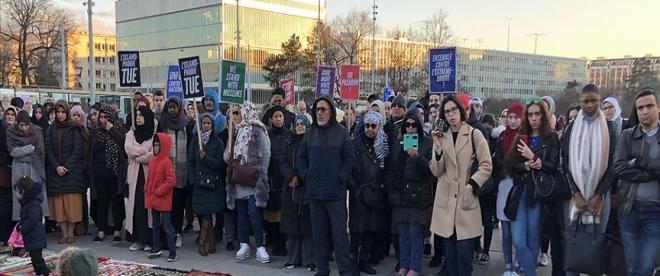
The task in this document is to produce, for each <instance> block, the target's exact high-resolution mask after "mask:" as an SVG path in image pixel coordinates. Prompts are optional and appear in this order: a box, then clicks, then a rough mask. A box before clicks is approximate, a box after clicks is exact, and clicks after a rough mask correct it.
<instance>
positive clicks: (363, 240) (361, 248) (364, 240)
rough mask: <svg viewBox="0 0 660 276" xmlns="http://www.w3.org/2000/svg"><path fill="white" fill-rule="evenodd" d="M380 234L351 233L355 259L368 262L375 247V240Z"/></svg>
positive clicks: (367, 232) (352, 254)
mask: <svg viewBox="0 0 660 276" xmlns="http://www.w3.org/2000/svg"><path fill="white" fill-rule="evenodd" d="M379 233H380V232H371V231H365V232H353V231H351V256H352V257H353V259H356V260H358V259H359V260H360V261H361V262H362V261H367V260H368V259H369V257H370V254H371V252H372V250H373V247H374V242H375V238H376V237H377V235H378V234H379Z"/></svg>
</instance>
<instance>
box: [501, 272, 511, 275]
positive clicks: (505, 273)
mask: <svg viewBox="0 0 660 276" xmlns="http://www.w3.org/2000/svg"><path fill="white" fill-rule="evenodd" d="M502 276H511V271H504V272H503V273H502Z"/></svg>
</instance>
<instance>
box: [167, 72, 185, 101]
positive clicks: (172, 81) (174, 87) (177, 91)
mask: <svg viewBox="0 0 660 276" xmlns="http://www.w3.org/2000/svg"><path fill="white" fill-rule="evenodd" d="M165 96H166V97H168V98H169V97H172V96H176V97H179V99H183V87H182V86H181V72H179V66H178V65H170V66H169V68H168V69H167V92H166V93H165Z"/></svg>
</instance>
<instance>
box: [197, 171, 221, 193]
mask: <svg viewBox="0 0 660 276" xmlns="http://www.w3.org/2000/svg"><path fill="white" fill-rule="evenodd" d="M218 180H220V177H219V176H217V175H206V174H201V175H200V176H199V186H200V187H202V188H206V189H210V190H213V189H215V185H216V183H218Z"/></svg>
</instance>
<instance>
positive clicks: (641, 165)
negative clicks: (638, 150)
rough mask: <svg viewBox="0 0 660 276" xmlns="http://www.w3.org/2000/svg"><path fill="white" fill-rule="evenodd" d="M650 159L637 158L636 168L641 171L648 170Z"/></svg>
mask: <svg viewBox="0 0 660 276" xmlns="http://www.w3.org/2000/svg"><path fill="white" fill-rule="evenodd" d="M648 164H649V162H648V159H647V158H646V157H638V158H635V168H638V169H640V170H646V168H647V167H648Z"/></svg>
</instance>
